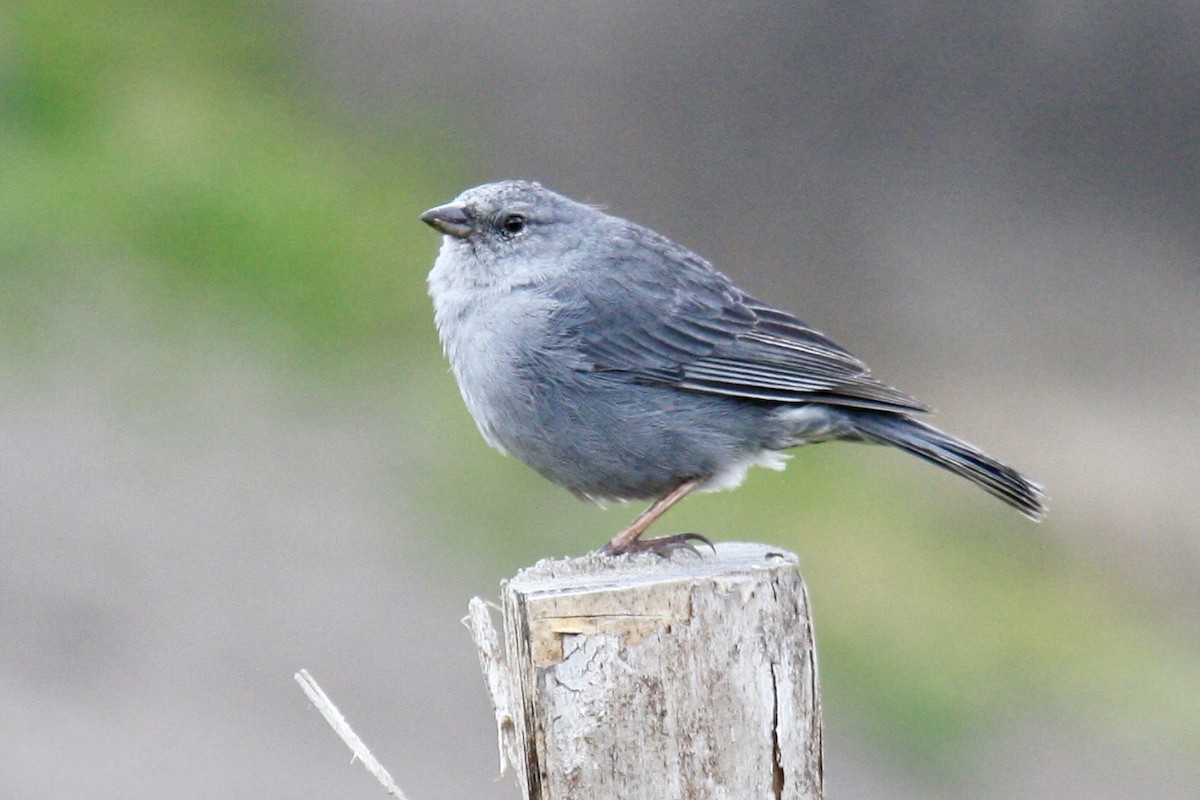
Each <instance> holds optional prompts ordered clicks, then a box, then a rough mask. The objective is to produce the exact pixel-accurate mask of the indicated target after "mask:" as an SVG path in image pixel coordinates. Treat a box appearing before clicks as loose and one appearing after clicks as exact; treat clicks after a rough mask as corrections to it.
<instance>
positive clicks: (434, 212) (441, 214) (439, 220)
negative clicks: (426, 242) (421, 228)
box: [421, 203, 471, 239]
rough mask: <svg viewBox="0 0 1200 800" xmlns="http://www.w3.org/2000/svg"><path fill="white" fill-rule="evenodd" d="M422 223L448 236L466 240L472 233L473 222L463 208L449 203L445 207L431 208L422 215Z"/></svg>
mask: <svg viewBox="0 0 1200 800" xmlns="http://www.w3.org/2000/svg"><path fill="white" fill-rule="evenodd" d="M421 221H422V222H424V223H425V224H426V225H429V226H431V227H434V228H437V229H438V230H439V231H441V232H442V233H444V234H446V235H447V236H454V237H456V238H458V239H465V238H467V235H468V234H469V233H470V232H471V221H470V220H469V219H468V218H467V212H466V211H465V210H463V207H462V206H456V205H454V204H453V203H447V204H446V205H444V206H438V207H437V208H431V209H429V210H428V211H426V212H425V213H424V214H422V215H421Z"/></svg>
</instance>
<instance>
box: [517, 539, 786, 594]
mask: <svg viewBox="0 0 1200 800" xmlns="http://www.w3.org/2000/svg"><path fill="white" fill-rule="evenodd" d="M699 549H700V554H701V557H700V558H697V557H695V556H694V555H692V554H689V553H679V554H677V555H675V556H674V557H672V558H662V557H660V556H657V555H653V554H641V555H636V556H619V557H615V558H614V557H612V556H605V555H601V554H599V553H589V554H587V555H585V556H577V557H573V558H559V559H549V558H547V559H543V560H541V561H539V562H537V563H536V564H534V565H532V566H530V567H526V568H525V569H523V570H521V571H520V572H518V573H517V574H516V575H515V576H514V577H513V578H511V579H509V580H508V581H507V585H508V588H509V590H511V591H515V592H518V593H521V594H530V593H533V594H536V593H539V592H543V591H552V592H561V591H563V590H570V589H580V590H587V589H596V588H599V587H603V586H613V585H621V586H624V587H632V586H636V585H639V584H649V583H664V582H665V583H669V582H673V581H683V580H694V579H696V578H705V577H712V576H717V575H721V576H731V577H732V576H735V575H739V574H745V573H747V572H751V571H758V570H772V569H781V568H785V569H794V568H795V567H796V565H797V564H798V563H799V559H798V558H797V556H796V555H795V554H794V553H791V552H789V551H787V550H784V549H783V548H780V547H773V546H771V545H766V544H759V543H756V542H719V543H717V545H716V549H717V552H716V553H715V554H714V553H712V552H711V551H710V550H708V548H705V547H701V548H699Z"/></svg>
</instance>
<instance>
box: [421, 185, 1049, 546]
mask: <svg viewBox="0 0 1200 800" xmlns="http://www.w3.org/2000/svg"><path fill="white" fill-rule="evenodd" d="M421 219H422V220H423V221H424V222H426V223H428V224H429V225H431V226H433V227H434V228H436V229H437V230H438V231H440V232H441V233H442V234H444V235H443V237H442V246H441V250H440V252H439V253H438V257H437V261H436V262H435V263H434V265H433V269H432V270H431V271H430V273H429V294H430V296H431V297H432V298H433V306H434V317H435V321H436V323H437V329H438V335H439V337H440V338H441V342H442V347H443V349H444V350H445V352H446V356H447V358H448V359H449V361H450V366H451V368H452V371H453V373H454V377H455V379H456V380H457V381H458V387H459V390H460V391H461V392H462V396H463V400H465V401H466V404H467V408H468V409H469V410H470V412H471V416H472V417H474V418H475V422H476V424H477V425H478V426H479V430H480V432H481V433H482V434H483V437H484V439H486V440H487V441H488V443H489V444H490V445H492V446H493V447H495V448H496V449H497V450H499V451H501V452H502V453H511V454H512V455H514V456H516V457H517V458H519V459H520V460H521V461H523V462H525V463H526V464H528V465H529V466H530V467H532V468H533V469H534V470H536V471H537V472H538V473H540V474H541V475H542V476H544V477H546V478H548V479H549V480H551V481H553V482H554V483H557V484H559V485H560V486H564V487H566V488H567V489H569V490H570V491H571V492H573V493H574V494H576V495H577V496H579V497H581V498H587V499H592V500H596V501H599V500H606V499H619V500H632V499H651V498H655V499H654V503H653V504H652V505H651V506H650V507H649V508H648V509H647V510H646V511H645V512H643V513H642V514H641V515H640V516H639V517H638V518H637V519H635V520H634V521H633V522H632V523H631V524H630V525H629V527H627V528H625V529H624V530H623V531H621V532H620V533H618V534H617V535H616V536H614V537H613V538H612V541H610V542H609V543H608V545H607V546H606V547H605V548H604V549H605V552H608V553H611V554H617V553H625V552H630V551H638V550H654V551H656V552H659V553H664V552H669V551H670V550H671V549H672V548H675V547H680V546H682V547H690V543H689V540H695V539H700V540H702V541H703V538H702V537H699V536H697V535H695V534H680V535H677V536H668V537H663V538H660V539H650V540H642V539H640V538H639V537H640V536H641V535H642V534H643V533H644V532H645V531H646V529H647V528H648V527H649V526H650V524H651V523H652V522H654V520H656V519H657V518H658V517H659V516H661V515H662V514H663V513H664V512H665V511H666V510H667V509H669V508H670V507H671V506H673V505H674V504H675V503H677V502H678V501H679V500H681V499H682V498H683V497H685V496H686V495H687V494H688V493H690V492H692V491H717V490H721V489H729V488H733V487H735V486H737V485H739V484H740V483H741V482H742V480H743V479H744V477H745V475H746V471H747V470H748V469H749V468H750V467H751V466H764V467H770V468H772V469H782V468H783V462H784V459H785V456H784V455H783V454H782V453H781V452H780V451H783V450H787V449H788V448H791V447H797V446H799V445H804V444H811V443H813V442H823V441H829V440H833V439H841V440H846V441H856V442H871V443H875V444H888V445H892V446H894V447H899V448H900V449H902V450H904V451H906V452H908V453H912V454H913V455H915V456H918V457H919V458H923V459H925V460H926V461H929V462H931V463H933V464H937V465H938V466H939V467H943V468H945V469H948V470H950V471H951V472H954V473H956V474H958V475H961V476H963V477H964V478H967V479H968V480H970V481H973V482H974V483H976V484H978V485H979V486H980V487H981V488H982V489H983V490H984V491H987V492H989V493H991V494H993V495H995V496H996V497H998V498H1000V499H1001V500H1003V501H1004V502H1006V503H1008V504H1009V505H1012V506H1014V507H1015V508H1017V509H1018V510H1019V511H1020V512H1021V513H1023V514H1025V515H1026V516H1027V517H1030V518H1031V519H1034V520H1040V519H1041V518H1042V516H1043V515H1044V513H1045V510H1046V506H1045V495H1044V494H1043V492H1042V489H1041V487H1040V486H1039V485H1038V484H1036V483H1033V482H1032V481H1029V480H1027V479H1026V478H1024V477H1023V476H1021V475H1020V474H1019V473H1018V472H1016V471H1015V470H1013V469H1011V468H1009V467H1006V466H1005V465H1003V464H1001V463H1000V462H998V461H996V460H995V459H993V458H991V457H990V456H988V455H985V454H984V453H983V452H981V451H980V450H978V449H976V448H975V447H973V446H972V445H969V444H967V443H966V442H964V441H961V440H959V439H956V438H954V437H953V436H950V435H948V434H945V433H943V432H941V431H939V430H937V429H936V428H933V427H931V426H929V425H926V424H925V423H923V422H918V421H917V420H916V419H914V418H913V416H912V415H913V414H918V413H923V412H928V411H929V410H930V409H929V407H928V406H926V405H925V404H924V403H922V402H920V401H919V400H916V399H914V398H912V397H910V396H908V395H906V394H904V393H903V392H900V391H899V390H897V389H893V388H892V387H890V386H888V385H886V384H884V383H881V382H880V381H878V380H876V379H875V378H874V377H873V376H872V375H871V373H870V371H868V369H867V367H866V365H865V364H863V362H862V361H860V360H859V359H857V358H856V357H855V356H853V355H851V354H850V353H849V352H847V351H846V350H844V349H843V348H841V347H839V346H838V345H836V344H834V343H833V342H832V341H830V340H829V339H828V338H826V336H825V335H824V334H822V333H819V332H818V331H815V330H813V329H812V328H810V327H809V326H807V325H805V324H804V323H803V322H801V321H800V320H798V319H796V317H794V316H792V315H791V314H789V313H787V312H786V311H781V310H779V309H778V308H775V307H774V306H771V305H769V304H767V303H764V302H762V301H760V300H756V299H754V298H753V297H751V296H750V295H748V294H746V292H744V291H742V290H741V289H739V288H738V287H737V286H735V285H734V284H733V282H732V281H730V280H729V279H728V278H727V277H725V276H724V275H722V274H721V273H720V272H718V271H717V270H716V269H714V268H713V267H712V266H711V265H710V264H709V263H708V262H707V261H705V260H704V259H702V258H701V257H700V256H698V255H696V254H695V253H693V252H691V251H690V250H688V249H686V248H684V247H681V246H680V245H678V244H675V243H674V242H672V241H671V240H670V239H667V238H666V237H665V236H661V235H659V234H657V233H655V232H654V231H651V230H648V229H647V228H643V227H642V226H640V225H636V224H634V223H632V222H628V221H627V220H624V219H620V218H618V217H614V216H610V215H609V214H605V213H604V212H602V211H600V210H598V209H596V208H593V207H591V206H588V205H584V204H582V203H577V202H575V201H574V200H571V199H569V198H567V197H564V196H562V195H560V194H556V193H554V192H552V191H549V190H548V189H545V188H543V187H542V186H541V185H540V184H537V183H530V182H527V181H504V182H501V183H490V184H485V185H483V186H477V187H475V188H474V189H468V190H467V191H465V192H463V193H462V194H461V195H459V196H458V197H457V198H456V199H455V200H453V201H452V202H450V203H447V204H446V205H442V206H438V207H436V208H431V209H430V210H428V211H426V212H425V213H424V214H422V215H421Z"/></svg>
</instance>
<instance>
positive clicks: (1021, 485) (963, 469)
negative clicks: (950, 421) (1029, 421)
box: [853, 412, 1046, 522]
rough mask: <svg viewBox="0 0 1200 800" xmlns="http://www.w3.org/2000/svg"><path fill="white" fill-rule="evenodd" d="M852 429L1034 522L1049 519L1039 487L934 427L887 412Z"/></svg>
mask: <svg viewBox="0 0 1200 800" xmlns="http://www.w3.org/2000/svg"><path fill="white" fill-rule="evenodd" d="M853 425H854V429H855V430H856V432H857V433H858V434H859V435H860V436H861V437H862V439H863V440H864V441H868V442H874V443H876V444H890V445H894V446H895V447H899V448H900V449H901V450H904V451H906V452H908V453H912V454H913V455H914V456H917V457H918V458H923V459H925V460H926V461H928V462H930V463H932V464H937V465H938V466H939V467H943V468H945V469H948V470H950V471H951V472H953V473H955V474H956V475H961V476H963V477H964V478H966V479H967V480H969V481H971V482H972V483H975V484H977V485H978V486H979V487H980V488H981V489H983V490H984V491H985V492H988V493H989V494H992V495H995V496H996V497H999V498H1000V499H1001V500H1003V501H1004V502H1006V503H1008V504H1009V505H1010V506H1013V507H1014V508H1016V509H1017V510H1018V511H1020V512H1021V513H1022V514H1024V515H1025V516H1027V517H1029V518H1030V519H1032V520H1035V521H1039V522H1040V521H1041V519H1042V518H1043V517H1044V516H1045V515H1046V494H1045V492H1044V491H1043V490H1042V487H1041V486H1040V485H1039V484H1037V483H1034V482H1033V481H1031V480H1029V479H1027V478H1025V477H1024V476H1023V475H1021V473H1019V472H1017V471H1016V470H1015V469H1013V468H1011V467H1006V466H1005V465H1003V464H1001V463H1000V462H999V461H997V460H996V459H994V458H992V457H991V456H989V455H987V454H986V453H984V452H982V451H981V450H978V449H976V448H975V447H974V446H972V445H969V444H967V443H966V442H964V441H962V440H961V439H955V438H954V437H953V436H951V435H949V434H947V433H943V432H942V431H939V430H938V429H937V428H934V427H933V426H931V425H926V424H924V423H922V422H917V421H916V420H915V419H912V418H911V417H907V416H904V415H902V414H895V413H888V412H858V413H856V414H855V415H854V422H853Z"/></svg>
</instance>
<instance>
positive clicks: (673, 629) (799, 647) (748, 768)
mask: <svg viewBox="0 0 1200 800" xmlns="http://www.w3.org/2000/svg"><path fill="white" fill-rule="evenodd" d="M502 592H503V598H502V609H501V612H502V615H503V624H504V645H505V646H504V650H503V652H501V650H500V646H499V637H498V636H497V634H496V631H495V629H494V627H493V626H492V622H491V619H490V616H489V614H488V610H487V608H486V606H485V604H484V603H483V601H481V600H480V599H479V598H475V599H474V600H472V601H471V614H470V617H469V624H470V627H471V629H472V631H473V633H474V636H475V641H476V644H477V646H478V648H479V656H480V663H481V665H482V667H483V670H484V676H485V679H486V680H487V684H488V690H489V693H490V695H491V699H492V705H493V707H494V708H495V711H496V722H497V726H498V729H499V736H500V766H501V770H502V771H503V770H504V768H505V765H506V764H507V765H511V766H512V767H513V769H514V771H515V772H516V777H517V782H518V784H519V785H520V788H521V791H522V792H523V793H524V795H523V796H524V797H525V798H526V800H602V799H603V798H614V800H615V799H616V798H621V800H636V799H637V798H647V799H648V800H649V799H651V798H652V799H653V800H661V799H662V798H676V797H678V798H730V800H735V799H736V800H747V799H748V798H763V799H764V800H820V798H821V797H822V768H821V713H820V698H819V693H818V688H817V668H816V655H815V649H814V646H813V633H812V622H811V619H810V615H809V605H808V595H807V591H806V589H805V587H804V581H803V579H802V578H801V576H800V570H799V566H798V562H797V558H796V557H795V556H794V555H792V554H791V553H788V552H785V551H782V550H779V549H777V548H770V547H767V546H765V545H759V544H738V543H729V544H720V545H718V546H717V552H716V554H715V556H714V555H713V554H711V553H709V552H708V551H707V550H705V551H704V554H703V557H702V558H695V557H692V556H690V555H688V554H686V553H679V554H677V555H675V557H674V558H672V559H670V560H664V559H661V558H658V557H656V556H650V555H643V556H638V557H622V558H610V557H604V556H599V555H589V556H584V557H582V558H574V559H565V560H557V561H551V560H547V561H541V562H539V563H537V564H535V565H534V566H532V567H529V568H527V569H524V570H522V571H521V572H520V573H518V574H517V576H516V577H514V578H512V579H510V580H508V581H506V582H505V583H504V584H503V586H502Z"/></svg>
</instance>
